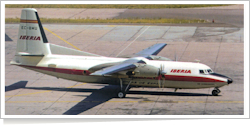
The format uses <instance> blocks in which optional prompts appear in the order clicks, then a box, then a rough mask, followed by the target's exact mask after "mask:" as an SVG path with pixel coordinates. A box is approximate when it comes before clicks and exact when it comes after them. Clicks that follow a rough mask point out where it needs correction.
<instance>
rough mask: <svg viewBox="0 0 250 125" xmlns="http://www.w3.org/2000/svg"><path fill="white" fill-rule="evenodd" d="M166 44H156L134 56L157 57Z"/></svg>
mask: <svg viewBox="0 0 250 125" xmlns="http://www.w3.org/2000/svg"><path fill="white" fill-rule="evenodd" d="M166 45H167V44H165V43H158V44H154V45H153V46H150V47H148V48H146V49H144V50H142V51H140V52H138V53H136V54H135V56H137V57H147V56H150V55H157V54H158V53H159V52H160V51H161V50H162V49H163V48H164V47H165V46H166Z"/></svg>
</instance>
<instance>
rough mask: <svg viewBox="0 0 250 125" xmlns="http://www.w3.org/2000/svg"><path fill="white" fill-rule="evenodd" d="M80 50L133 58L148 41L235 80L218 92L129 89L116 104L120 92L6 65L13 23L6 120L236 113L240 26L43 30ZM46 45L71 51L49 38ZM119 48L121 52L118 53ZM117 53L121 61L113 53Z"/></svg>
mask: <svg viewBox="0 0 250 125" xmlns="http://www.w3.org/2000/svg"><path fill="white" fill-rule="evenodd" d="M43 26H44V27H46V28H48V29H49V30H50V31H52V32H53V33H55V34H57V35H58V36H61V37H62V38H63V39H65V40H66V41H68V42H70V43H72V44H73V45H75V46H77V47H78V48H79V49H81V50H83V51H87V52H91V53H95V54H99V55H103V56H122V55H129V54H133V53H136V52H138V51H140V50H142V49H143V48H146V47H149V46H151V45H153V44H155V43H167V44H168V45H167V46H166V47H165V48H164V49H163V50H162V51H161V52H160V53H159V54H158V55H159V56H163V57H168V58H170V59H173V60H174V59H175V54H176V55H177V59H178V61H191V62H192V61H194V60H196V59H198V60H200V62H201V63H204V64H207V65H208V66H210V67H211V68H213V70H214V71H215V72H218V73H221V74H223V75H226V76H229V77H231V78H232V79H233V80H234V82H233V84H230V85H228V86H224V87H222V88H221V89H220V90H221V91H222V92H221V93H220V95H219V96H211V91H212V90H213V88H209V89H191V90H185V89H183V90H178V91H177V92H174V90H173V89H168V88H165V89H162V88H131V89H130V92H129V93H128V94H127V96H126V98H124V99H120V98H115V96H116V92H117V90H119V86H109V85H103V84H90V83H79V82H74V81H68V80H63V79H57V78H55V77H52V76H48V75H44V74H41V73H37V72H34V71H30V70H27V69H23V68H20V67H17V66H11V65H10V64H9V62H10V61H11V59H12V58H13V57H14V55H15V48H16V40H17V32H18V24H6V25H5V28H6V34H7V35H8V36H9V37H10V39H12V41H6V42H5V52H6V54H5V89H6V91H5V114H6V115H243V114H244V82H243V81H244V67H243V64H244V57H243V53H244V49H243V48H244V39H243V37H244V33H243V30H244V29H243V28H224V27H216V28H214V27H177V26H147V25H145V26H130V25H55V24H44V25H43ZM45 33H46V34H47V38H48V40H49V42H50V43H53V44H57V45H62V46H66V47H69V48H73V47H72V46H70V45H69V44H67V43H65V42H64V41H62V40H61V39H59V38H58V37H56V36H55V35H53V34H52V33H51V32H48V31H47V30H46V31H45ZM125 47H127V49H125V50H123V49H124V48H125ZM121 51H123V52H122V53H121V54H120V55H118V54H119V53H120V52H121Z"/></svg>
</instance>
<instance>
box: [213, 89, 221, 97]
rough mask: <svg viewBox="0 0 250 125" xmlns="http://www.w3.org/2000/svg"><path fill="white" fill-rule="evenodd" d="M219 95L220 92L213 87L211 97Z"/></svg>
mask: <svg viewBox="0 0 250 125" xmlns="http://www.w3.org/2000/svg"><path fill="white" fill-rule="evenodd" d="M219 93H220V90H219V89H218V88H217V87H215V88H214V90H213V91H212V95H213V96H218V94H219Z"/></svg>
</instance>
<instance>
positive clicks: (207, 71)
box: [199, 69, 213, 74]
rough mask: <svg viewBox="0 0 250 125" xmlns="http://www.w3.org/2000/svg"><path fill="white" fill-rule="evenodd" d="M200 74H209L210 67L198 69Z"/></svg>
mask: <svg viewBox="0 0 250 125" xmlns="http://www.w3.org/2000/svg"><path fill="white" fill-rule="evenodd" d="M199 71H200V74H210V73H213V71H212V70H211V69H200V70H199Z"/></svg>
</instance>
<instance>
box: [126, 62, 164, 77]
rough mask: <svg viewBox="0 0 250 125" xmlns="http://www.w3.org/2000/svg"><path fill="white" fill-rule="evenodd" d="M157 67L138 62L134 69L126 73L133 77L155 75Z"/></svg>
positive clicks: (156, 74) (157, 70) (157, 71)
mask: <svg viewBox="0 0 250 125" xmlns="http://www.w3.org/2000/svg"><path fill="white" fill-rule="evenodd" d="M158 73H159V69H158V68H157V67H154V66H150V65H147V64H139V66H138V67H137V68H136V69H135V70H134V71H128V72H127V73H126V74H127V75H130V76H134V77H157V76H158Z"/></svg>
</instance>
